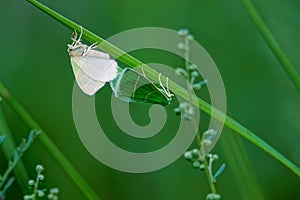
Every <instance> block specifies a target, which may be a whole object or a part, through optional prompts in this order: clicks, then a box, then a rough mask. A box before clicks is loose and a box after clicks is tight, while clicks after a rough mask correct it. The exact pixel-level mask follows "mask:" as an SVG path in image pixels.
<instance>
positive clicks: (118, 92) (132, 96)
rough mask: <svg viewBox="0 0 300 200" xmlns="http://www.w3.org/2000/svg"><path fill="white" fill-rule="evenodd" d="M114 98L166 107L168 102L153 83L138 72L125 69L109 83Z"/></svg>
mask: <svg viewBox="0 0 300 200" xmlns="http://www.w3.org/2000/svg"><path fill="white" fill-rule="evenodd" d="M110 86H111V88H112V90H113V92H114V94H115V96H116V97H117V98H119V99H121V100H123V101H127V102H144V103H153V104H161V105H168V104H169V103H170V101H169V100H168V99H167V98H166V97H165V96H164V95H163V94H162V93H161V92H160V91H159V90H158V88H157V87H156V86H154V83H152V82H151V81H150V80H149V79H148V78H146V77H145V76H144V75H142V74H140V73H139V72H137V71H135V70H133V69H129V68H125V69H124V70H123V71H122V72H121V73H119V74H118V78H117V79H115V80H113V81H112V82H110Z"/></svg>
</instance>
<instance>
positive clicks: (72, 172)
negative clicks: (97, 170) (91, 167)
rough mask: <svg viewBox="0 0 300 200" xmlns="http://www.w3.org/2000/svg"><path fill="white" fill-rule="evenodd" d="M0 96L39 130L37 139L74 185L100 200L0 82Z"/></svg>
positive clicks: (89, 196) (91, 197)
mask: <svg viewBox="0 0 300 200" xmlns="http://www.w3.org/2000/svg"><path fill="white" fill-rule="evenodd" d="M0 96H2V97H3V99H5V100H6V102H7V103H8V105H9V106H10V107H11V108H12V109H13V110H15V112H16V113H17V114H18V115H19V116H20V117H21V119H22V120H24V122H25V123H26V124H27V125H28V126H29V127H30V128H31V129H33V130H35V129H36V130H41V134H40V135H39V137H38V139H39V140H40V141H41V142H42V144H43V145H44V146H45V147H46V148H47V150H48V151H49V152H50V154H51V155H52V156H53V157H54V158H55V159H56V160H57V162H58V163H59V164H60V166H61V167H62V168H63V169H64V170H65V172H66V173H67V174H68V175H69V176H70V178H71V179H72V180H73V181H74V183H75V184H76V185H77V186H78V187H79V188H80V189H81V191H82V192H83V193H84V194H85V195H86V197H87V198H88V199H100V198H99V197H98V196H97V194H96V193H95V192H94V191H93V189H92V188H91V186H90V185H89V184H88V183H87V182H86V181H85V180H84V179H83V177H82V176H81V175H80V174H79V172H77V170H76V169H75V168H74V167H73V165H72V164H71V163H70V161H68V159H67V158H66V157H65V156H64V154H63V153H62V152H61V151H60V150H59V149H58V147H57V146H56V145H55V144H54V143H53V142H52V140H51V139H50V138H49V137H48V136H47V134H46V133H45V132H44V131H42V129H41V128H40V126H39V125H38V123H37V122H36V121H35V120H34V119H33V118H32V117H31V116H30V115H29V114H28V112H27V111H26V110H25V109H24V108H23V107H22V106H21V105H20V104H19V102H18V101H17V100H16V99H15V98H14V97H13V96H12V95H11V94H10V93H9V91H8V90H7V89H6V87H4V85H3V84H2V83H1V82H0Z"/></svg>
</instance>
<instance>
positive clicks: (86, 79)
mask: <svg viewBox="0 0 300 200" xmlns="http://www.w3.org/2000/svg"><path fill="white" fill-rule="evenodd" d="M78 59H81V57H71V65H72V68H73V72H74V75H75V79H76V82H77V84H78V86H79V87H80V89H81V90H82V91H83V92H84V93H85V94H88V95H90V96H91V95H94V94H95V93H96V92H97V91H98V90H99V89H100V88H102V87H103V86H104V84H105V82H103V81H96V80H93V79H91V78H90V76H89V75H88V74H86V73H85V72H84V71H83V70H82V69H81V67H80V66H78V65H77V63H78Z"/></svg>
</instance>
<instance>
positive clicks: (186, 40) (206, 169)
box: [183, 35, 217, 194]
mask: <svg viewBox="0 0 300 200" xmlns="http://www.w3.org/2000/svg"><path fill="white" fill-rule="evenodd" d="M183 40H184V49H183V50H184V60H185V70H186V72H187V77H186V78H187V80H186V87H187V90H188V93H189V101H188V103H189V107H190V108H192V109H194V108H195V107H194V105H193V95H192V94H193V88H192V86H191V85H190V84H192V83H190V81H191V75H190V72H189V71H190V70H189V64H190V63H189V60H190V45H189V38H188V37H187V35H184V39H183ZM191 120H192V123H193V126H194V128H195V131H196V139H197V144H198V147H199V150H200V149H201V147H202V139H201V134H200V132H199V129H198V124H197V123H196V119H195V116H191ZM203 165H204V172H205V175H206V178H207V181H208V184H209V187H210V190H211V192H212V193H213V194H217V190H216V187H215V184H214V182H213V180H212V179H211V172H210V169H209V167H208V164H207V159H206V157H205V158H204V159H203Z"/></svg>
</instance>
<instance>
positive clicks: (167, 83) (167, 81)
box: [166, 77, 171, 95]
mask: <svg viewBox="0 0 300 200" xmlns="http://www.w3.org/2000/svg"><path fill="white" fill-rule="evenodd" d="M166 85H167V92H168V94H169V95H171V93H170V90H169V77H167V80H166Z"/></svg>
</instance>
